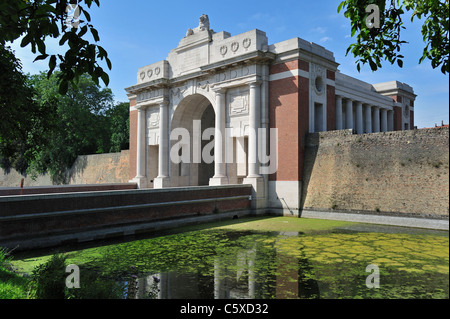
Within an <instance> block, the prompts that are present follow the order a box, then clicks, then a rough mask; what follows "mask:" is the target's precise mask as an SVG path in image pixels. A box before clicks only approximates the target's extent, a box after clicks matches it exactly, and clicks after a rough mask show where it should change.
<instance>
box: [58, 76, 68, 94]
mask: <svg viewBox="0 0 450 319" xmlns="http://www.w3.org/2000/svg"><path fill="white" fill-rule="evenodd" d="M68 89H69V82H68V81H67V80H66V79H62V80H61V82H60V83H59V88H58V92H59V94H61V95H65V94H66V93H67V90H68Z"/></svg>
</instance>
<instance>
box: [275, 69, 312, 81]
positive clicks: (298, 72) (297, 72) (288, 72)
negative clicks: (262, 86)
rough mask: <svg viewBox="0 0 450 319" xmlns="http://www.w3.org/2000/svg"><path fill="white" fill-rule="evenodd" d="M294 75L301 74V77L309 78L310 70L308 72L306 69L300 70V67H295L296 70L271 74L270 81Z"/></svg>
mask: <svg viewBox="0 0 450 319" xmlns="http://www.w3.org/2000/svg"><path fill="white" fill-rule="evenodd" d="M293 76H301V77H304V78H308V79H309V72H306V71H304V70H300V69H295V70H289V71H285V72H281V73H276V74H271V75H270V76H269V81H276V80H281V79H286V78H290V77H293Z"/></svg>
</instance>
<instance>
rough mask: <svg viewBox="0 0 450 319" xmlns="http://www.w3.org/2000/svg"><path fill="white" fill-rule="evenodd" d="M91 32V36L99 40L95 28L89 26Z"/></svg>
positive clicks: (96, 40)
mask: <svg viewBox="0 0 450 319" xmlns="http://www.w3.org/2000/svg"><path fill="white" fill-rule="evenodd" d="M91 33H92V36H93V37H94V40H95V42H98V41H100V38H99V36H98V31H97V30H95V29H94V28H91Z"/></svg>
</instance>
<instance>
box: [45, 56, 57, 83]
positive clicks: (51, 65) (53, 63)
mask: <svg viewBox="0 0 450 319" xmlns="http://www.w3.org/2000/svg"><path fill="white" fill-rule="evenodd" d="M48 67H49V70H48V73H47V78H50V75H52V73H53V70H54V69H55V67H56V55H52V56H51V57H50V60H49V61H48Z"/></svg>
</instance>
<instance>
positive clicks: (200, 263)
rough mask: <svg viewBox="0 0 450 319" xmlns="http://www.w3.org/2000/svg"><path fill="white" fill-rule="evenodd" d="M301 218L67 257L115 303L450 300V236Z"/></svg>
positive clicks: (79, 252) (19, 263)
mask: <svg viewBox="0 0 450 319" xmlns="http://www.w3.org/2000/svg"><path fill="white" fill-rule="evenodd" d="M301 220H302V219H292V218H267V219H257V220H245V221H244V220H242V221H235V222H234V223H233V224H231V225H225V226H223V225H222V226H220V227H209V228H203V229H197V230H190V231H186V232H182V233H172V234H166V235H163V236H158V237H153V238H145V239H138V240H133V241H126V242H120V243H114V244H106V245H101V246H98V247H90V248H84V249H78V250H72V251H66V252H65V254H66V255H67V258H68V263H73V264H77V265H79V267H80V283H81V288H80V289H83V287H84V289H86V287H87V286H88V285H104V286H108V287H109V288H107V289H108V290H109V291H111V294H113V295H112V296H111V297H114V298H151V299H160V298H164V299H166V298H169V299H179V298H186V299H194V298H202V299H212V298H222V299H223V298H225V299H228V298H238V299H243V298H258V299H266V298H276V299H289V298H325V299H328V298H352V299H353V298H449V237H448V231H429V230H421V229H411V228H403V227H388V226H376V225H367V224H358V223H344V222H330V221H319V220H316V221H315V222H312V221H311V220H309V221H308V222H307V223H308V224H307V225H306V226H305V225H304V224H301V223H302V222H301ZM303 220H306V219H303ZM321 222H322V223H321ZM296 223H297V224H298V227H297V224H296ZM303 223H306V222H303ZM267 225H269V227H267ZM274 225H275V226H274ZM277 225H278V226H279V227H278V226H277ZM323 225H325V227H324V226H323ZM272 226H273V227H272ZM275 229H279V231H274V230H275ZM46 258H48V256H41V257H38V258H35V257H32V256H23V257H22V258H19V260H16V265H17V266H18V267H19V268H20V267H21V266H24V267H26V265H27V263H30V262H36V261H38V262H39V260H41V261H42V262H43V261H45V260H46ZM83 276H84V278H83Z"/></svg>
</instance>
